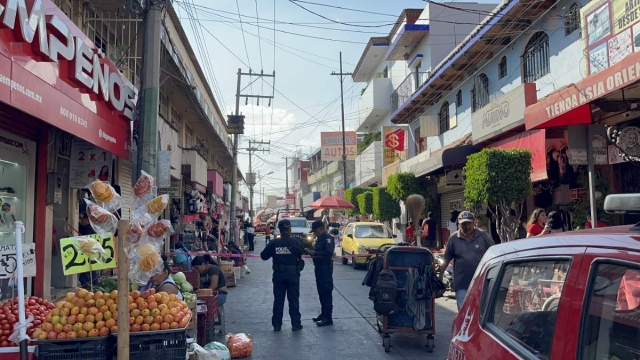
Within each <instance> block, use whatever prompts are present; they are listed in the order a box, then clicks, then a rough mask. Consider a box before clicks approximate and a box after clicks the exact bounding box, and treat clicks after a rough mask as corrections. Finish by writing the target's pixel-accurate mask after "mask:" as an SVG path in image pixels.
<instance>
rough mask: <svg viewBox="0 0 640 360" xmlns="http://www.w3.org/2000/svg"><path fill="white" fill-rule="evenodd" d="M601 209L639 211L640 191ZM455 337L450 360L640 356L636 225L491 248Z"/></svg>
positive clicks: (457, 320)
mask: <svg viewBox="0 0 640 360" xmlns="http://www.w3.org/2000/svg"><path fill="white" fill-rule="evenodd" d="M629 204H632V206H633V207H634V209H629V208H628V207H629ZM605 210H607V211H615V212H617V213H621V212H623V211H624V212H627V213H630V212H631V211H630V210H632V211H633V212H635V213H640V194H639V195H636V194H633V195H629V194H625V195H615V196H609V197H607V199H606V200H605ZM452 335H453V339H452V341H451V343H450V345H449V354H448V359H450V360H461V359H500V360H508V359H553V360H555V359H562V360H565V359H585V360H601V359H607V360H614V359H616V360H617V359H620V360H623V359H628V360H638V359H640V224H638V225H635V226H619V227H610V228H598V229H590V230H583V231H573V232H565V233H560V234H553V235H549V236H544V237H538V238H535V239H523V240H518V241H512V242H508V243H505V244H501V245H496V246H493V247H491V248H489V250H488V251H487V253H486V254H485V255H484V257H483V258H482V261H481V263H480V265H479V266H478V268H477V269H476V273H475V276H474V279H473V280H472V282H471V286H470V287H469V290H468V292H467V298H466V299H465V302H464V305H463V307H462V309H461V310H460V311H459V312H458V315H457V316H456V318H455V319H454V321H453V325H452Z"/></svg>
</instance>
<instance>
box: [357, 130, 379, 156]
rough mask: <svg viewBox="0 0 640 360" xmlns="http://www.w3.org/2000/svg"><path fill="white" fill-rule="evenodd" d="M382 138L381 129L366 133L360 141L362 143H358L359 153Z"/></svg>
mask: <svg viewBox="0 0 640 360" xmlns="http://www.w3.org/2000/svg"><path fill="white" fill-rule="evenodd" d="M381 138H382V133H381V132H380V131H378V132H374V133H370V134H366V135H365V136H364V137H363V138H362V140H361V141H360V144H358V154H361V153H362V152H363V151H364V150H365V149H366V148H368V147H369V145H371V143H373V142H374V141H380V139H381Z"/></svg>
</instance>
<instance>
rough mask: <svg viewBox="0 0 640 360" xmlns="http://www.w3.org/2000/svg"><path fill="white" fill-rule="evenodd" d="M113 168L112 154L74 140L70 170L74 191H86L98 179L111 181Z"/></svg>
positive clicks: (70, 184)
mask: <svg viewBox="0 0 640 360" xmlns="http://www.w3.org/2000/svg"><path fill="white" fill-rule="evenodd" d="M112 167H113V161H112V156H111V153H109V152H108V151H106V150H103V149H101V148H99V147H97V146H95V145H92V144H90V143H88V142H86V141H84V140H81V139H78V138H74V139H73V142H72V143H71V166H70V170H69V172H70V176H69V186H70V187H71V188H72V189H84V188H86V187H87V185H89V184H91V183H92V182H93V181H94V180H96V179H98V180H100V181H111V176H112V172H113V169H112Z"/></svg>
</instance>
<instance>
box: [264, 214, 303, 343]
mask: <svg viewBox="0 0 640 360" xmlns="http://www.w3.org/2000/svg"><path fill="white" fill-rule="evenodd" d="M278 229H279V230H280V238H279V239H275V240H274V241H271V242H269V244H267V246H266V247H265V248H264V250H262V252H261V253H260V257H261V258H262V260H269V259H270V258H272V259H273V279H272V281H273V297H274V299H273V315H272V317H271V324H272V325H273V331H280V330H282V315H283V311H284V298H285V296H286V297H287V300H288V302H289V316H290V317H291V330H293V331H298V330H301V329H302V320H301V316H300V271H301V270H302V269H303V268H304V260H302V254H304V252H305V250H304V248H303V247H302V244H301V243H300V241H299V240H298V239H294V238H291V222H290V221H289V220H288V219H282V220H280V221H279V222H278Z"/></svg>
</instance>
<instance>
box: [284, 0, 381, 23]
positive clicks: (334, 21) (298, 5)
mask: <svg viewBox="0 0 640 360" xmlns="http://www.w3.org/2000/svg"><path fill="white" fill-rule="evenodd" d="M289 2H290V3H292V4H294V5H295V6H297V7H299V8H301V9H303V10H305V11H306V12H309V13H311V14H313V15H315V16H318V17H321V18H323V19H325V20H329V21H331V22H333V23H336V24H341V25H345V26H355V27H367V28H375V27H383V26H388V25H389V24H386V25H355V24H350V23H346V22H342V21H337V20H333V19H331V18H328V17H326V16H324V15H321V14H318V13H317V12H315V11H313V10H309V9H307V8H306V7H304V6H302V5H300V4H298V3H297V2H295V1H293V0H289Z"/></svg>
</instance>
